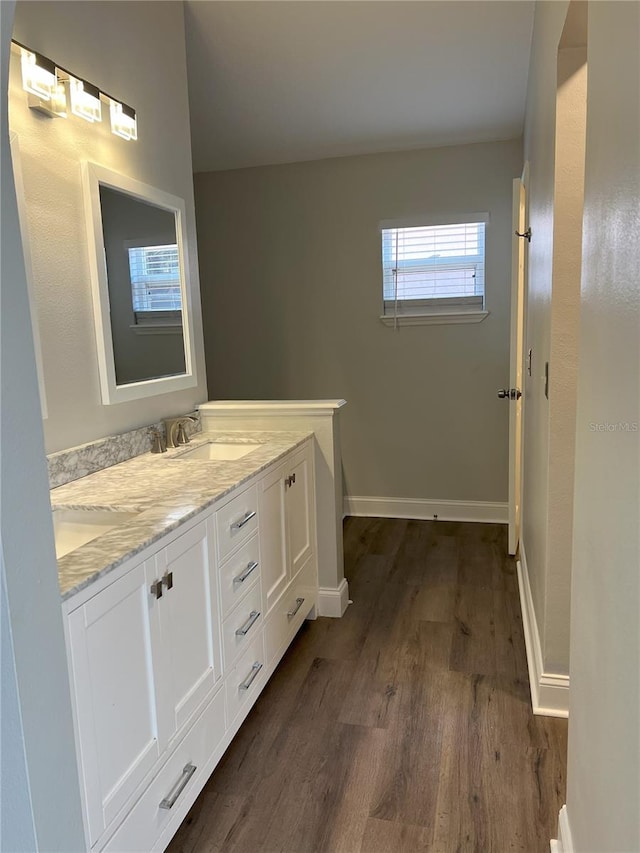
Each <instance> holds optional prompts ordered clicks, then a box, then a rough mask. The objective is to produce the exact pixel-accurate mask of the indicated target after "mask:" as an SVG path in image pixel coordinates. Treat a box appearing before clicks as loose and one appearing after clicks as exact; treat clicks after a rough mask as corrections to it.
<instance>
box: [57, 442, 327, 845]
mask: <svg viewBox="0 0 640 853" xmlns="http://www.w3.org/2000/svg"><path fill="white" fill-rule="evenodd" d="M225 448H226V449H225ZM220 456H222V457H223V458H222V459H221V458H219V457H220ZM51 494H52V506H53V508H54V515H55V513H56V512H64V513H67V516H63V517H64V518H71V520H72V522H75V521H77V519H78V514H79V513H82V512H86V513H88V517H90V516H91V514H92V513H102V515H100V516H99V518H100V523H102V519H103V516H104V514H105V513H109V512H118V513H120V514H121V517H122V519H123V520H122V522H121V523H118V524H116V525H115V526H114V527H113V528H112V529H109V530H106V532H104V533H103V534H102V535H98V536H97V537H96V538H94V539H93V540H92V541H88V542H86V543H85V544H83V545H81V546H80V547H78V548H76V549H75V550H71V551H70V552H69V553H67V554H66V555H64V556H61V557H60V558H59V576H60V587H61V592H62V595H63V612H64V620H65V631H66V636H67V644H68V654H69V672H70V679H71V692H72V700H73V709H74V722H75V734H76V745H77V752H78V764H79V774H80V780H81V791H82V797H83V806H84V813H85V831H86V843H87V849H90V850H95V851H102V850H105V851H120V853H122V851H150V850H163V849H164V848H165V847H166V846H167V844H168V843H169V840H170V839H171V837H172V836H173V834H174V833H175V831H176V830H177V828H178V826H179V825H180V823H181V822H182V820H183V819H184V817H185V815H186V813H187V811H188V809H189V808H190V807H191V805H192V804H193V802H194V800H195V799H196V797H197V796H198V794H199V792H200V791H201V789H202V787H203V786H204V784H205V782H206V781H207V779H208V778H209V776H210V774H211V772H212V770H213V769H214V767H215V766H216V764H217V763H218V761H219V760H220V758H221V756H222V755H223V753H224V751H225V749H226V748H227V746H228V745H229V743H230V741H231V739H232V738H233V736H234V735H235V733H236V732H237V730H238V728H239V727H240V725H241V724H242V721H243V720H244V718H245V717H246V716H247V714H248V713H249V710H250V709H251V707H252V705H253V704H254V702H255V701H256V699H257V697H258V696H259V694H260V692H261V691H262V689H263V688H264V686H265V684H266V683H267V681H268V679H269V676H270V675H271V674H272V672H273V671H274V669H275V668H276V666H277V665H278V662H279V661H280V659H281V657H282V655H283V654H284V652H285V651H286V649H287V647H288V646H289V644H290V643H291V641H292V639H293V638H294V636H295V634H296V632H297V631H298V630H299V628H300V626H301V624H302V622H303V621H304V619H305V618H314V617H315V614H316V604H317V596H318V573H317V558H316V555H317V542H316V508H315V489H314V438H313V435H312V434H309V433H292V432H277V433H276V432H271V433H269V432H252V433H246V434H239V433H237V432H236V433H233V434H229V435H226V436H225V435H222V434H214V433H201V434H199V435H198V436H197V439H196V440H195V441H192V442H191V443H190V444H189V445H188V447H187V448H180V449H177V450H174V451H169V452H168V453H163V454H158V455H151V454H148V453H147V454H143V455H141V456H138V457H136V458H134V459H130V460H129V461H127V462H124V463H121V464H119V465H114V466H112V467H110V468H106V469H105V470H102V471H99V472H97V473H94V474H91V475H90V476H88V477H84V478H82V479H79V480H76V481H75V482H72V483H68V484H67V485H64V486H60V487H59V488H57V489H54V490H53V491H52V493H51ZM74 514H75V515H74ZM96 518H97V516H96ZM80 520H82V516H80ZM61 529H62V528H61ZM69 529H70V530H71V532H72V533H73V528H72V527H70V528H69Z"/></svg>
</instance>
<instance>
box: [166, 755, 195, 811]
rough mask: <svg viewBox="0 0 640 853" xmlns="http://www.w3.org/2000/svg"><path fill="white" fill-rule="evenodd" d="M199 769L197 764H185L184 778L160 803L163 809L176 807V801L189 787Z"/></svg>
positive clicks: (181, 778) (182, 777)
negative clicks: (190, 780)
mask: <svg viewBox="0 0 640 853" xmlns="http://www.w3.org/2000/svg"><path fill="white" fill-rule="evenodd" d="M197 769H198V768H197V767H196V765H195V764H185V766H184V770H183V771H182V776H181V777H180V778H179V779H178V781H177V782H176V784H175V785H174V786H173V788H172V789H171V790H170V791H169V793H168V794H167V796H166V797H165V798H164V800H161V801H160V808H161V809H172V808H173V807H174V805H175V804H176V800H177V799H178V797H179V796H180V794H181V793H182V792H183V791H184V789H185V788H186V787H187V784H188V783H189V779H191V777H192V776H193V774H194V773H195V772H196V770H197Z"/></svg>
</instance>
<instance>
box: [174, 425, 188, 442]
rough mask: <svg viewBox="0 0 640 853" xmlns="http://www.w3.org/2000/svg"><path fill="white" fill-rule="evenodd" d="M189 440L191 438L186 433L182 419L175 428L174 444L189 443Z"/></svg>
mask: <svg viewBox="0 0 640 853" xmlns="http://www.w3.org/2000/svg"><path fill="white" fill-rule="evenodd" d="M190 440H191V439H190V438H189V436H188V435H187V431H186V429H185V428H184V421H180V423H179V424H178V429H177V435H176V444H189V442H190Z"/></svg>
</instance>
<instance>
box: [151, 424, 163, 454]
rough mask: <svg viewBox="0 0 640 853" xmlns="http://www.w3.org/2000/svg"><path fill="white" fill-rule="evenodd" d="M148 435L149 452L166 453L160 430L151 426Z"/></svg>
mask: <svg viewBox="0 0 640 853" xmlns="http://www.w3.org/2000/svg"><path fill="white" fill-rule="evenodd" d="M149 435H150V436H151V452H152V453H166V452H167V445H166V444H165V440H164V438H163V436H162V433H161V432H160V430H159V429H157V427H151V429H150V430H149Z"/></svg>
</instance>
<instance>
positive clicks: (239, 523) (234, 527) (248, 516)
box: [231, 509, 256, 530]
mask: <svg viewBox="0 0 640 853" xmlns="http://www.w3.org/2000/svg"><path fill="white" fill-rule="evenodd" d="M255 517H256V511H255V509H252V510H251V511H250V512H247V513H245V515H244V517H243V518H241V519H240V520H239V521H234V522H233V524H232V525H231V529H232V530H240V529H241V528H242V527H244V526H245V524H248V523H249V522H250V521H251V519H252V518H255Z"/></svg>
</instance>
